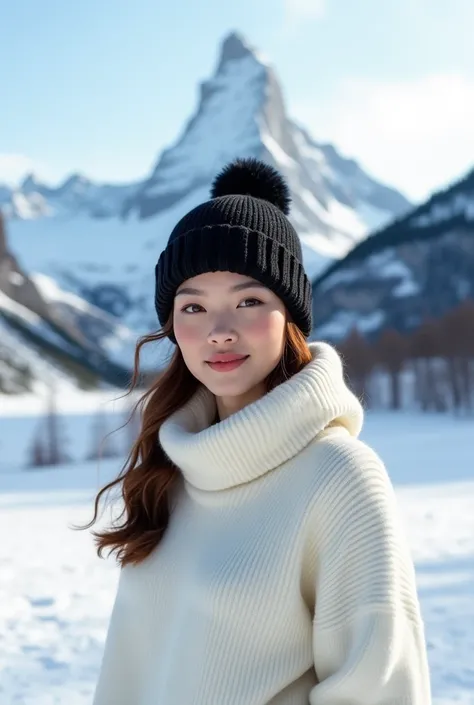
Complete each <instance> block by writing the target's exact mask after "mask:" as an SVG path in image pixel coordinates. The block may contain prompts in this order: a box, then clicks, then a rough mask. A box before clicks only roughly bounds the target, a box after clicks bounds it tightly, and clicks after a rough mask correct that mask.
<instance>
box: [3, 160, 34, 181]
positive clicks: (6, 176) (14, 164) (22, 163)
mask: <svg viewBox="0 0 474 705" xmlns="http://www.w3.org/2000/svg"><path fill="white" fill-rule="evenodd" d="M33 167H34V165H33V162H32V160H31V159H29V158H28V157H25V156H24V155H23V154H0V183H3V184H8V185H10V186H13V185H16V184H17V183H18V182H19V181H20V180H21V179H22V178H23V177H24V176H25V175H26V174H27V173H28V172H31V171H33Z"/></svg>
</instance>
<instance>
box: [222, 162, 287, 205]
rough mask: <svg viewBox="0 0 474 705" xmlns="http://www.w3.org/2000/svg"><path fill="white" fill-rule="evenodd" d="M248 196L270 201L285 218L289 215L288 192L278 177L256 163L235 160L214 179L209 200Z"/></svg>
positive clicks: (262, 163)
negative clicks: (221, 197)
mask: <svg viewBox="0 0 474 705" xmlns="http://www.w3.org/2000/svg"><path fill="white" fill-rule="evenodd" d="M237 194H240V195H247V196H253V197H254V198H261V199H263V200H264V201H269V202H270V203H272V204H273V205H274V206H276V207H277V208H279V210H281V211H282V212H283V213H284V214H285V215H288V214H289V212H290V204H291V196H290V190H289V188H288V186H287V184H286V182H285V180H284V179H283V177H282V176H281V174H280V173H279V172H278V171H277V170H276V169H274V168H273V167H272V166H270V165H269V164H265V163H264V162H261V161H259V160H258V159H252V158H250V159H236V160H235V161H233V162H231V163H230V164H228V165H227V166H225V167H224V169H223V170H222V171H221V172H220V174H218V175H217V176H216V178H215V179H214V182H213V184H212V189H211V197H212V198H218V197H219V196H230V195H237Z"/></svg>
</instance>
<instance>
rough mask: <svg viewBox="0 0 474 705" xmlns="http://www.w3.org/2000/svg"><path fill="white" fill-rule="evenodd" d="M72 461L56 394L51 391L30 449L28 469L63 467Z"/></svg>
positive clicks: (53, 390)
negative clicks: (57, 406) (67, 448)
mask: <svg viewBox="0 0 474 705" xmlns="http://www.w3.org/2000/svg"><path fill="white" fill-rule="evenodd" d="M70 461H71V458H70V456H69V455H68V453H67V452H66V439H65V437H64V434H63V432H62V429H61V423H60V417H59V414H58V413H57V408H56V392H55V389H54V388H51V389H50V393H49V397H48V401H47V403H46V410H45V414H44V416H43V417H42V418H41V419H40V421H39V423H38V427H37V431H36V434H35V436H34V438H33V443H32V446H31V449H30V457H29V460H28V461H27V465H28V467H45V466H53V465H63V464H66V463H69V462H70Z"/></svg>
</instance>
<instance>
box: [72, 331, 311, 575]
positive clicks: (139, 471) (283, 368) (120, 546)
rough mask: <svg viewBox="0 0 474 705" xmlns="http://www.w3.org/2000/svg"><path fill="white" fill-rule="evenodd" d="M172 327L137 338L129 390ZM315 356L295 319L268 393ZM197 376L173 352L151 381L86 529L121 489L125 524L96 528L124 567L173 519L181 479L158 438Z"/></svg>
mask: <svg viewBox="0 0 474 705" xmlns="http://www.w3.org/2000/svg"><path fill="white" fill-rule="evenodd" d="M171 331H172V321H171V320H170V321H169V322H168V323H167V324H166V325H165V326H164V327H163V328H162V329H161V330H160V331H159V332H158V333H154V334H152V335H147V336H144V337H143V338H141V339H140V340H139V341H138V344H137V347H136V350H135V360H134V372H133V377H132V381H131V385H130V389H129V392H128V394H130V393H131V392H133V391H134V390H135V389H136V387H137V385H138V383H139V379H140V369H139V368H140V364H139V363H140V352H141V349H142V348H143V346H144V345H147V344H148V343H156V342H158V341H160V340H163V339H164V338H166V337H167V336H168V335H169V334H170V333H171ZM310 360H311V352H310V350H309V347H308V344H307V342H306V339H305V337H304V335H303V333H302V332H301V331H300V329H299V328H298V327H297V326H296V325H295V324H294V323H291V322H287V324H286V342H285V349H284V352H283V355H282V358H281V360H280V362H279V364H278V365H277V366H276V368H275V369H274V370H273V371H272V372H271V373H270V374H269V375H268V377H267V378H266V380H265V382H266V390H267V392H268V391H270V390H271V389H273V388H274V387H276V386H277V385H279V384H281V383H282V382H284V381H285V380H287V379H289V378H290V377H291V376H293V375H294V374H295V373H296V372H299V371H300V370H301V369H302V367H304V366H305V365H306V364H307V363H308V362H309V361H310ZM198 386H199V382H198V380H197V379H196V378H195V377H194V376H193V375H192V374H191V372H190V371H189V370H188V368H187V366H186V364H185V362H184V359H183V356H182V354H181V351H180V350H179V348H178V347H176V350H175V351H174V354H173V356H172V358H171V361H170V363H169V365H168V366H167V368H166V369H165V370H164V372H162V373H160V375H159V376H158V378H157V379H156V380H155V381H154V382H153V383H152V385H151V387H150V388H149V389H148V391H147V392H145V393H144V394H143V395H142V396H141V397H140V399H139V400H138V402H137V404H136V405H135V412H136V411H137V410H139V411H140V416H141V428H140V432H139V434H138V438H137V440H136V441H135V443H134V445H133V446H132V449H131V451H130V454H129V456H128V458H127V460H126V462H125V464H124V466H123V468H122V470H121V472H120V474H119V475H118V477H117V478H116V479H115V480H112V482H109V483H108V484H107V485H105V486H104V487H103V488H102V489H101V490H100V491H99V492H98V494H97V496H96V498H95V503H94V516H93V518H92V520H91V521H90V523H89V524H87V525H86V526H84V527H81V528H83V529H89V528H91V527H92V526H93V524H95V523H96V521H97V519H98V515H99V505H100V501H101V499H102V497H103V496H104V494H105V493H107V492H109V490H111V489H112V488H114V487H119V488H120V490H121V496H122V500H123V505H124V506H123V510H122V512H121V514H120V516H119V517H118V519H119V521H120V520H121V523H119V524H118V525H115V526H111V527H110V528H107V529H104V530H102V531H100V530H99V531H93V532H92V534H93V535H94V537H95V543H96V546H97V553H98V555H99V556H102V553H103V551H104V550H105V549H109V553H116V554H117V560H118V561H119V563H120V564H121V565H122V566H125V565H127V564H128V563H133V564H138V563H140V562H141V561H143V560H144V559H145V558H147V556H149V555H150V553H151V552H152V551H153V549H154V548H155V547H156V546H157V545H158V544H159V542H160V540H161V539H162V537H163V535H164V533H165V531H166V528H167V526H168V523H169V519H170V501H169V500H170V497H171V495H172V492H173V489H174V488H175V487H176V483H177V481H178V480H179V469H178V468H176V467H175V466H174V465H173V464H172V463H171V462H170V460H169V459H168V458H167V457H166V456H165V454H164V452H163V449H162V448H161V446H160V443H159V442H158V432H159V430H160V427H161V425H162V423H163V422H164V421H165V420H166V419H167V418H168V417H169V416H170V415H171V414H173V413H174V412H175V411H176V410H177V409H179V408H180V407H181V406H183V405H184V404H185V403H186V402H187V401H188V400H189V399H191V397H192V396H193V395H194V393H195V392H196V390H197V388H198Z"/></svg>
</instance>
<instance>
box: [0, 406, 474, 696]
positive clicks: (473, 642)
mask: <svg viewBox="0 0 474 705" xmlns="http://www.w3.org/2000/svg"><path fill="white" fill-rule="evenodd" d="M89 420H90V419H89ZM117 421H118V423H117V426H118V425H119V424H120V423H121V417H120V420H119V419H118V418H117ZM30 422H31V419H30ZM24 423H25V420H24V419H22V418H21V417H16V418H10V419H7V418H1V419H0V428H1V431H2V433H1V438H2V441H3V439H4V438H5V434H8V436H11V437H12V438H16V439H17V440H18V439H19V438H21V434H22V429H23V428H24V426H23V424H24ZM64 423H65V424H66V425H67V428H68V433H69V435H70V437H71V438H72V439H74V442H75V444H76V447H75V451H76V456H77V457H78V458H79V457H81V456H82V455H83V453H84V451H85V449H86V445H87V444H86V436H85V435H84V429H85V428H86V426H87V424H86V419H85V417H75V416H70V417H69V418H67V417H64ZM363 438H364V440H366V441H368V442H369V443H371V444H372V445H373V446H374V447H375V449H376V450H377V451H378V452H379V453H380V454H381V455H382V457H383V459H384V460H385V462H386V464H387V467H388V469H389V472H390V474H391V477H392V480H393V482H394V484H395V486H396V491H397V495H398V499H399V506H400V510H401V513H402V516H403V518H404V520H405V525H406V530H407V533H408V537H409V540H410V542H411V548H412V552H413V556H414V559H415V562H416V570H417V579H418V589H419V595H420V599H421V604H422V611H423V616H424V620H425V624H426V636H427V642H428V655H429V661H430V667H431V672H432V684H433V696H434V698H433V703H434V705H472V703H474V669H473V667H472V654H473V653H474V600H473V599H472V598H473V595H474V450H473V445H472V440H471V438H472V419H465V420H459V419H457V420H454V419H449V418H446V417H445V416H444V417H437V416H429V415H426V416H420V415H409V414H408V415H403V416H402V415H398V416H397V415H391V414H376V415H373V414H370V413H369V414H368V415H367V420H366V427H365V431H364V433H363ZM119 467H120V460H119V459H115V460H107V461H102V462H101V463H100V465H99V466H97V465H96V463H83V462H80V463H78V464H77V465H71V466H67V467H64V468H61V469H58V470H45V471H42V472H19V471H18V469H16V470H13V469H10V471H9V472H3V473H0V532H1V535H2V536H3V537H4V540H3V541H1V542H0V668H1V671H2V678H1V680H0V705H33V704H34V705H63V704H64V703H67V704H68V705H89V704H90V702H91V700H92V693H93V689H94V685H95V682H96V679H97V675H98V669H99V665H100V659H101V656H102V649H103V643H104V639H105V635H106V629H107V624H108V619H109V616H110V611H111V608H112V603H113V599H114V596H115V589H116V583H117V578H118V570H117V568H116V566H115V564H114V562H113V560H111V559H109V560H106V561H99V559H97V558H96V556H95V553H94V549H93V545H92V540H91V537H90V535H89V534H88V533H87V532H74V531H72V530H71V529H70V528H69V527H70V526H71V525H72V524H78V523H80V522H86V521H87V520H89V519H90V516H91V514H90V510H91V500H92V498H93V495H94V493H95V491H96V490H97V488H98V487H99V486H100V485H102V484H103V483H105V482H106V481H107V480H108V479H109V478H112V477H113V476H115V474H116V473H117V471H118V469H119Z"/></svg>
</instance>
